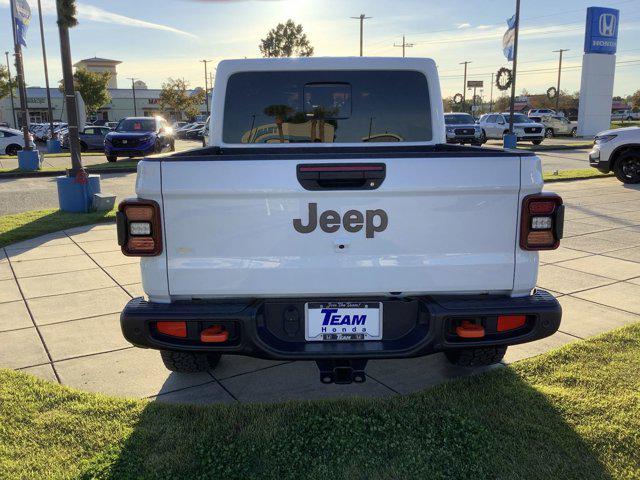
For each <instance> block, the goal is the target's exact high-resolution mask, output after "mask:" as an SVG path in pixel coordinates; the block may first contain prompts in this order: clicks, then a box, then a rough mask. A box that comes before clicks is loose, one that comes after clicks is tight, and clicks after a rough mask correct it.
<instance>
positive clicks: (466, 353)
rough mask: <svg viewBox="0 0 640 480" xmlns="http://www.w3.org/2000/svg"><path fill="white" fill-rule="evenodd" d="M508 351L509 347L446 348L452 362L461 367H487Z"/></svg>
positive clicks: (497, 361)
mask: <svg viewBox="0 0 640 480" xmlns="http://www.w3.org/2000/svg"><path fill="white" fill-rule="evenodd" d="M506 352H507V347H476V348H461V349H457V350H445V352H444V355H445V356H446V357H447V360H449V362H450V363H452V364H454V365H457V366H459V367H485V366H487V365H494V364H496V363H499V362H500V361H501V360H502V359H503V358H504V354H505V353H506Z"/></svg>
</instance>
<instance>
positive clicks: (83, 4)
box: [0, 0, 640, 96]
mask: <svg viewBox="0 0 640 480" xmlns="http://www.w3.org/2000/svg"><path fill="white" fill-rule="evenodd" d="M29 3H30V4H31V8H32V11H33V15H34V17H33V19H32V23H31V27H30V30H29V35H28V42H29V48H28V49H26V50H25V66H26V71H25V75H26V78H27V83H28V84H30V85H34V86H42V85H44V74H43V69H42V62H41V50H40V37H39V32H38V25H37V10H36V9H37V7H36V5H37V1H36V0H29ZM8 4H9V0H0V25H4V26H6V28H1V29H0V48H1V49H2V50H1V51H2V53H4V51H6V50H12V40H11V38H10V34H11V31H10V17H9V8H8ZM42 4H43V9H44V12H45V17H44V23H45V36H46V40H47V53H48V56H49V59H50V62H49V63H50V67H49V68H50V72H51V79H52V81H53V82H57V80H58V79H59V78H61V70H60V65H59V58H60V51H59V44H58V38H57V36H58V33H57V27H56V24H55V16H54V13H55V2H54V0H42ZM514 5H515V0H448V1H446V2H443V1H442V0H395V1H388V0H385V1H381V0H322V1H320V0H208V1H207V0H161V1H159V0H135V1H131V0H110V1H109V2H106V1H98V0H82V1H80V2H79V12H80V13H79V20H80V25H78V26H77V27H76V28H74V29H73V30H72V33H71V41H72V54H73V59H74V61H77V60H80V59H82V58H87V57H92V56H99V57H106V58H112V59H117V60H121V61H122V62H123V63H122V64H121V65H120V66H119V67H118V75H119V79H120V82H119V84H120V86H124V85H125V82H126V80H125V77H132V76H134V77H137V78H140V79H142V80H144V81H145V82H146V83H147V84H148V85H149V87H158V88H159V87H160V85H161V84H162V82H163V81H164V80H166V79H167V78H168V77H183V78H186V79H187V80H188V81H190V82H191V84H192V85H193V86H199V85H202V86H203V84H204V73H203V65H202V63H199V60H201V59H208V60H214V61H219V60H222V59H224V58H242V57H257V56H259V50H258V44H259V41H260V39H261V38H262V37H264V36H265V34H266V32H267V31H268V30H269V29H270V28H272V27H274V26H275V25H276V24H277V23H278V22H282V21H285V20H286V19H287V18H292V19H293V20H295V21H296V22H298V23H302V24H303V26H304V28H305V31H306V32H307V35H308V37H309V38H310V40H311V42H312V44H313V46H314V47H315V54H316V56H349V55H357V54H358V35H359V30H358V21H357V20H352V19H350V18H349V17H351V16H358V15H359V14H360V13H365V14H367V15H368V16H371V17H373V18H371V19H370V20H366V22H365V55H375V56H398V55H401V49H400V48H394V47H393V44H394V43H401V40H402V35H403V34H405V35H406V37H407V42H410V43H414V44H415V46H414V47H413V48H409V49H407V55H408V56H421V57H431V58H434V59H435V60H436V62H437V64H438V67H439V70H440V74H441V81H442V89H443V94H444V95H452V94H454V93H456V92H458V91H461V89H462V84H463V79H462V69H463V67H462V66H461V65H459V63H460V62H462V61H465V60H470V61H472V62H473V63H471V64H470V65H469V77H468V78H469V79H474V80H484V81H485V84H486V85H488V83H489V81H490V79H491V73H492V72H495V71H497V69H498V68H499V67H501V66H505V65H507V62H506V61H505V59H504V57H503V56H502V51H501V37H502V33H503V32H504V30H505V28H506V24H505V19H506V18H507V17H509V16H511V15H512V13H513V9H514ZM593 5H596V6H604V7H614V8H618V9H620V12H621V20H620V37H619V43H618V62H619V64H618V68H617V72H616V82H615V89H614V93H615V94H616V95H625V94H629V93H632V92H633V91H635V90H638V89H640V0H602V1H595V0H564V1H562V2H559V1H557V0H522V21H521V26H522V36H521V41H520V55H519V61H520V70H521V75H520V76H519V79H518V91H520V90H522V89H526V90H528V91H529V92H531V93H536V92H543V91H545V90H546V89H547V88H548V87H549V86H552V85H555V82H556V75H557V73H556V68H557V54H556V53H553V52H552V51H553V50H557V49H558V48H569V49H571V50H570V51H569V52H566V53H565V62H564V65H565V67H566V68H565V69H563V89H567V90H569V91H577V90H578V89H579V86H580V68H579V67H580V64H581V57H582V45H583V36H584V22H585V14H586V8H587V7H588V6H593ZM3 60H4V55H3ZM634 60H638V62H634ZM214 63H215V62H214ZM484 95H485V96H488V95H489V89H488V88H486V89H485V92H484Z"/></svg>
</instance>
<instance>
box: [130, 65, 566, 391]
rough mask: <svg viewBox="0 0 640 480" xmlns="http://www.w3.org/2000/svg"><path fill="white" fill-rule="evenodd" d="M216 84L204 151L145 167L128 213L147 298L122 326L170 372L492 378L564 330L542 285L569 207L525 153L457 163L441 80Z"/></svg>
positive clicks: (333, 68) (312, 76) (417, 73)
mask: <svg viewBox="0 0 640 480" xmlns="http://www.w3.org/2000/svg"><path fill="white" fill-rule="evenodd" d="M217 72H218V73H217V76H216V83H215V88H214V95H213V104H212V111H213V112H215V113H214V115H212V120H211V124H210V132H211V135H210V140H209V144H208V146H207V147H205V148H202V149H197V150H191V151H187V152H180V153H176V154H172V155H168V156H160V157H156V158H146V159H145V160H144V161H141V162H140V163H139V164H138V178H137V183H136V193H137V198H136V199H131V200H126V201H124V202H123V203H122V204H121V205H120V207H119V212H118V216H117V222H118V240H119V243H120V245H121V246H122V251H123V252H124V254H125V255H133V256H140V257H142V258H141V268H142V279H143V286H144V291H145V292H146V295H147V296H148V299H147V300H145V299H142V298H137V299H134V300H132V301H131V302H129V304H128V305H127V306H126V308H125V309H124V311H123V313H122V316H121V325H122V331H123V333H124V335H125V337H126V338H127V339H128V340H129V341H130V342H131V343H133V344H134V345H137V346H139V347H144V348H153V349H157V350H160V352H161V354H162V359H163V360H164V363H165V365H166V366H167V367H168V368H169V369H170V370H173V371H178V372H194V371H200V370H205V369H211V368H214V367H215V366H216V364H217V363H218V361H219V359H220V356H221V355H233V354H237V355H248V356H254V357H260V358H268V359H280V360H308V361H315V362H317V365H318V367H319V370H320V379H321V381H322V382H325V383H331V382H336V383H351V382H363V381H364V380H365V378H366V375H365V373H364V369H365V365H366V362H367V361H368V360H370V359H387V358H409V357H418V356H423V355H429V354H432V353H436V352H444V354H445V355H446V357H447V358H448V359H449V360H450V361H451V362H453V363H455V364H459V365H466V366H479V365H488V364H492V363H496V362H499V361H500V360H501V359H502V357H503V356H504V353H505V351H506V349H507V346H508V345H513V344H518V343H524V342H530V341H533V340H537V339H540V338H543V337H547V336H549V335H551V334H553V333H554V332H555V331H556V330H557V329H558V327H559V324H560V318H561V309H560V306H559V304H558V302H557V301H556V299H555V298H554V297H553V296H552V295H550V294H549V293H547V292H544V291H541V290H536V289H535V284H536V277H537V272H538V250H550V249H554V248H557V247H558V244H559V241H560V238H561V237H562V226H563V204H562V199H561V198H560V197H558V196H557V195H554V194H550V193H541V191H542V186H543V181H542V172H541V165H540V160H539V159H538V158H537V157H536V156H535V155H534V154H533V153H530V152H524V151H516V150H500V149H483V148H477V147H463V146H457V145H447V144H446V135H445V124H444V116H443V110H442V100H441V94H440V85H439V81H438V73H437V70H436V66H435V63H434V62H433V61H432V60H430V59H408V58H407V59H404V58H309V59H260V60H229V61H223V62H221V63H220V65H219V67H218V71H217Z"/></svg>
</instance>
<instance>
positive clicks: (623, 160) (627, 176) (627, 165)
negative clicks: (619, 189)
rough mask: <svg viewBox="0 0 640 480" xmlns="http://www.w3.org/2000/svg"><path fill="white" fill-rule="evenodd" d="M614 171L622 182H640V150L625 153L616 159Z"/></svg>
mask: <svg viewBox="0 0 640 480" xmlns="http://www.w3.org/2000/svg"><path fill="white" fill-rule="evenodd" d="M614 172H615V174H616V178H617V179H618V180H620V181H621V182H622V183H628V184H633V183H640V150H631V151H628V152H625V153H623V154H622V155H620V157H619V158H618V159H617V160H616V163H615V167H614Z"/></svg>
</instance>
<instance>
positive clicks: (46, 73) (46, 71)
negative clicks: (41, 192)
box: [38, 0, 55, 140]
mask: <svg viewBox="0 0 640 480" xmlns="http://www.w3.org/2000/svg"><path fill="white" fill-rule="evenodd" d="M38 16H39V17H40V40H41V42H42V62H43V63H44V82H45V84H46V87H47V108H48V111H49V128H50V129H51V140H53V139H54V138H55V134H54V133H53V109H52V108H51V91H50V90H49V68H48V67H47V50H46V48H45V46H44V27H43V26H42V5H40V0H38Z"/></svg>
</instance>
